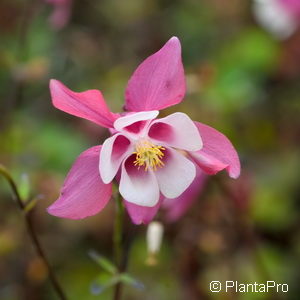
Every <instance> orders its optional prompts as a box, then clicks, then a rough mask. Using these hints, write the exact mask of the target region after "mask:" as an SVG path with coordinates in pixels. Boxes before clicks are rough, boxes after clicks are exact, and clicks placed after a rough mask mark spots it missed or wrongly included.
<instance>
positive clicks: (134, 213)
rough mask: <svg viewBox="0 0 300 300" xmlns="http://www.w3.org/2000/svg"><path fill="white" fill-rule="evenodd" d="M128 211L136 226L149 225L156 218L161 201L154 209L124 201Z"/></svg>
mask: <svg viewBox="0 0 300 300" xmlns="http://www.w3.org/2000/svg"><path fill="white" fill-rule="evenodd" d="M124 204H125V207H126V210H127V212H128V214H129V216H130V219H131V221H132V222H133V223H134V224H136V225H140V224H148V223H150V222H151V221H152V219H153V218H154V217H155V215H156V213H157V211H158V209H159V208H160V205H161V201H159V202H157V203H156V204H155V206H153V207H146V206H140V205H137V204H134V203H130V202H128V201H126V200H124Z"/></svg>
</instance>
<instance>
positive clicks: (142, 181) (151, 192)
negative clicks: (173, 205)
mask: <svg viewBox="0 0 300 300" xmlns="http://www.w3.org/2000/svg"><path fill="white" fill-rule="evenodd" d="M134 161H135V155H131V156H130V157H129V158H127V160H126V161H125V162H123V164H122V173H121V180H120V187H119V189H120V194H121V195H122V197H123V198H124V199H126V200H127V201H128V202H131V203H134V204H137V205H140V206H147V207H153V206H155V205H156V204H157V202H158V200H159V189H158V184H157V181H156V178H155V176H154V174H153V171H145V170H144V169H143V168H138V167H136V166H134Z"/></svg>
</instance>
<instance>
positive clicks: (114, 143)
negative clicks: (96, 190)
mask: <svg viewBox="0 0 300 300" xmlns="http://www.w3.org/2000/svg"><path fill="white" fill-rule="evenodd" d="M132 152H133V146H132V144H131V141H130V140H129V139H128V138H127V137H125V136H124V135H122V134H115V135H113V136H112V137H110V138H108V139H106V141H105V142H104V144H103V145H102V149H101V153H100V161H99V171H100V176H101V178H102V180H103V182H104V183H109V182H111V181H112V180H113V179H114V177H115V176H116V174H117V172H118V170H119V168H120V165H121V163H122V161H123V160H124V159H125V158H126V156H128V155H130V153H132Z"/></svg>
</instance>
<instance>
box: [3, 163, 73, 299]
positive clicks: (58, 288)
mask: <svg viewBox="0 0 300 300" xmlns="http://www.w3.org/2000/svg"><path fill="white" fill-rule="evenodd" d="M0 174H1V175H2V176H3V177H4V178H5V179H6V180H7V182H8V183H9V185H10V187H11V190H12V192H13V198H14V200H15V201H16V202H17V204H18V206H19V208H20V210H21V211H22V213H23V215H24V218H25V223H26V226H27V231H28V234H29V237H30V239H31V241H32V244H33V245H34V247H35V250H36V252H37V253H38V255H39V257H40V258H41V260H42V261H43V262H44V265H45V266H46V268H47V271H48V274H49V279H50V282H51V284H52V286H53V288H54V290H55V292H56V294H57V296H58V298H59V299H61V300H66V299H67V297H66V296H65V294H64V292H63V290H62V288H61V286H60V284H59V283H58V280H57V279H56V276H55V274H54V272H53V270H52V268H51V266H50V263H49V261H48V259H47V257H46V255H45V252H44V250H43V248H42V246H41V244H40V241H39V239H38V236H37V233H36V231H35V229H34V225H33V222H32V219H31V218H30V214H28V213H26V211H25V210H26V206H25V205H24V202H23V201H22V199H21V196H20V193H19V191H18V188H17V185H16V183H15V181H14V180H13V178H12V176H11V175H10V173H9V172H8V171H7V169H6V168H5V167H4V166H2V165H0Z"/></svg>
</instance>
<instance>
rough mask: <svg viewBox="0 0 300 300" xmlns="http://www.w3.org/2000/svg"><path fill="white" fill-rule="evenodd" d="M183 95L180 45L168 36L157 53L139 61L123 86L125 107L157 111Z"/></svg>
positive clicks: (175, 38)
mask: <svg viewBox="0 0 300 300" xmlns="http://www.w3.org/2000/svg"><path fill="white" fill-rule="evenodd" d="M184 94H185V78H184V70H183V66H182V61H181V45H180V41H179V40H178V38H177V37H172V38H171V39H170V40H169V41H168V42H167V43H166V44H165V45H164V46H163V47H162V48H161V49H160V50H159V51H158V52H156V53H154V54H153V55H151V56H150V57H148V58H147V59H146V60H145V61H143V62H142V63H141V64H140V65H139V66H138V68H137V69H136V70H135V72H134V73H133V75H132V77H131V78H130V80H129V82H128V85H127V89H126V94H125V98H126V104H125V107H126V110H128V111H144V110H160V109H163V108H166V107H168V106H171V105H175V104H177V103H179V102H181V100H182V99H183V97H184Z"/></svg>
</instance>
